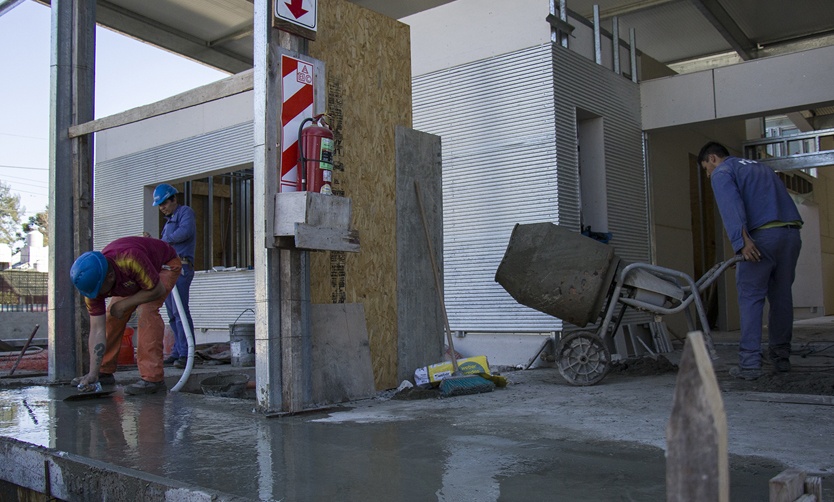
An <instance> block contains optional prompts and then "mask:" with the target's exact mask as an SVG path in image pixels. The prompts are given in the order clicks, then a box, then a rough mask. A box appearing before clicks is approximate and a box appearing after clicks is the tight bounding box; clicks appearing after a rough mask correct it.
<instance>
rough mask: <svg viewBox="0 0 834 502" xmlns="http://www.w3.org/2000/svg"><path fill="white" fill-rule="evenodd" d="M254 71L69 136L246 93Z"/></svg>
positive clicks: (74, 129) (80, 127) (100, 121)
mask: <svg viewBox="0 0 834 502" xmlns="http://www.w3.org/2000/svg"><path fill="white" fill-rule="evenodd" d="M253 71H254V70H247V71H244V72H241V73H238V74H237V75H232V76H231V77H228V78H224V79H223V80H218V81H217V82H212V83H210V84H206V85H203V86H200V87H197V88H195V89H191V90H189V91H185V92H183V93H180V94H177V95H176V96H171V97H170V98H167V99H163V100H162V101H157V102H155V103H151V104H149V105H144V106H138V107H136V108H131V109H130V110H127V111H124V112H121V113H117V114H115V115H110V116H107V117H103V118H100V119H97V120H92V121H90V122H85V123H83V124H78V125H74V126H72V127H70V128H69V131H68V135H69V137H70V138H76V137H78V136H84V135H85V134H90V133H94V132H98V131H103V130H105V129H111V128H113V127H118V126H123V125H125V124H131V123H133V122H139V121H140V120H145V119H149V118H151V117H156V116H158V115H164V114H166V113H171V112H175V111H177V110H183V109H185V108H190V107H192V106H197V105H199V104H202V103H208V102H209V101H215V100H218V99H221V98H225V97H228V96H233V95H235V94H240V93H242V92H246V91H248V90H251V89H252V88H253V82H254V80H253Z"/></svg>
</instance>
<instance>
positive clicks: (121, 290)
mask: <svg viewBox="0 0 834 502" xmlns="http://www.w3.org/2000/svg"><path fill="white" fill-rule="evenodd" d="M101 254H103V255H104V257H105V258H107V262H108V263H109V264H110V267H111V268H112V269H113V273H115V274H116V282H115V283H114V284H113V288H112V289H111V290H110V291H102V292H100V293H99V295H98V297H96V298H87V299H86V302H87V311H88V312H89V313H90V315H91V316H100V315H104V314H105V313H106V312H107V307H106V304H105V302H104V300H105V298H107V297H110V296H119V297H124V296H132V295H134V294H136V293H138V292H139V291H140V290H143V289H144V290H151V289H153V288H154V287H155V286H156V283H158V282H159V271H160V270H162V266H163V265H165V264H166V263H168V262H169V261H171V260H173V259H174V258H176V257H177V252H176V251H174V248H173V247H171V245H170V244H168V243H167V242H163V241H161V240H159V239H151V238H149V237H122V238H121V239H116V240H115V241H113V242H111V243H110V244H108V245H107V246H106V247H105V248H104V249H102V250H101Z"/></svg>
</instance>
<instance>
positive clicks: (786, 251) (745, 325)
mask: <svg viewBox="0 0 834 502" xmlns="http://www.w3.org/2000/svg"><path fill="white" fill-rule="evenodd" d="M750 237H751V238H752V239H753V241H755V243H756V247H757V248H758V249H759V251H760V252H761V254H762V259H761V261H759V262H752V261H742V262H739V264H738V266H737V267H736V287H737V288H738V304H739V310H740V313H741V340H740V341H739V354H738V356H739V366H740V367H741V368H760V367H761V366H762V353H761V345H762V313H763V311H764V302H765V298H767V301H768V303H769V305H770V311H769V315H768V320H767V332H768V355H769V357H770V359H771V360H776V359H783V358H787V357H789V356H790V354H791V337H792V335H793V295H792V293H791V286H792V285H793V280H794V277H795V276H796V261H797V259H798V258H799V250H800V248H801V247H802V241H801V239H800V238H799V229H797V228H788V227H775V228H767V229H764V230H754V231H753V232H751V233H750Z"/></svg>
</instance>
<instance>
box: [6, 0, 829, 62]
mask: <svg viewBox="0 0 834 502" xmlns="http://www.w3.org/2000/svg"><path fill="white" fill-rule="evenodd" d="M20 1H21V0H0V15H2V12H3V9H4V7H5V8H11V7H13V6H14V5H15V4H18V3H20ZM34 1H37V2H38V3H41V4H44V5H49V3H50V0H34ZM277 1H281V0H277ZM351 1H353V3H356V4H358V5H361V6H363V7H366V8H368V9H371V10H374V11H377V12H380V13H382V14H385V15H387V16H390V17H393V18H396V19H399V18H403V17H405V16H408V15H411V14H414V13H417V12H420V11H423V10H427V9H431V8H434V7H437V6H439V5H442V4H445V3H449V2H450V1H451V0H351ZM542 1H545V0H542ZM554 1H555V2H556V4H557V6H558V0H554ZM566 2H567V4H566V5H567V7H568V9H570V10H571V11H573V12H575V13H577V14H578V15H580V16H583V17H585V18H587V19H589V20H590V19H593V11H594V5H595V4H596V5H599V10H600V18H601V20H602V26H603V28H604V29H606V30H608V31H610V29H611V23H612V18H613V17H614V16H616V17H617V18H618V20H619V23H620V33H628V29H629V28H635V30H636V33H637V45H638V48H639V49H640V50H641V51H642V52H644V53H645V54H647V55H649V56H651V57H652V58H654V59H656V60H658V61H660V62H662V63H666V64H673V65H675V66H676V67H678V68H677V69H679V70H684V71H686V70H687V69H690V68H691V69H701V68H702V67H706V66H705V65H707V66H708V65H713V66H714V65H716V64H725V63H728V62H734V61H740V60H749V59H754V58H757V57H762V56H769V55H774V54H779V53H784V52H791V51H796V50H802V49H807V48H812V47H819V46H822V45H832V44H834V9H832V8H831V0H793V1H791V2H786V1H784V0H566ZM96 5H97V7H96V8H97V19H98V22H99V24H101V25H103V26H106V27H108V28H111V29H113V30H115V31H118V32H121V33H124V34H126V35H128V36H131V37H134V38H137V39H140V40H144V41H146V42H149V43H151V44H154V45H157V46H160V47H163V48H165V49H168V50H171V51H174V52H177V53H179V54H182V55H185V56H186V57H189V58H191V59H194V60H197V61H201V62H203V63H205V64H208V65H210V66H214V67H216V68H220V69H223V70H226V71H229V72H232V73H236V72H239V71H242V70H244V69H247V68H249V67H251V65H252V0H154V1H152V2H149V1H147V0H98V2H97V4H96ZM542 22H544V20H542ZM716 55H718V56H719V57H715V56H716ZM704 58H706V59H704ZM692 60H701V62H700V63H699V62H695V63H687V62H690V61H692ZM705 61H706V62H705ZM687 64H689V65H690V66H687Z"/></svg>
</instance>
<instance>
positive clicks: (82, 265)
mask: <svg viewBox="0 0 834 502" xmlns="http://www.w3.org/2000/svg"><path fill="white" fill-rule="evenodd" d="M107 268H108V265H107V258H105V257H104V255H103V254H101V253H100V252H99V251H87V252H86V253H84V254H82V255H81V256H79V257H78V259H77V260H75V263H73V264H72V268H70V277H71V278H72V283H73V284H74V285H75V287H76V288H77V289H78V291H80V292H81V294H82V295H84V296H86V297H87V298H95V297H97V296H98V293H99V290H100V289H101V285H102V284H103V283H104V278H105V277H106V276H107Z"/></svg>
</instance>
